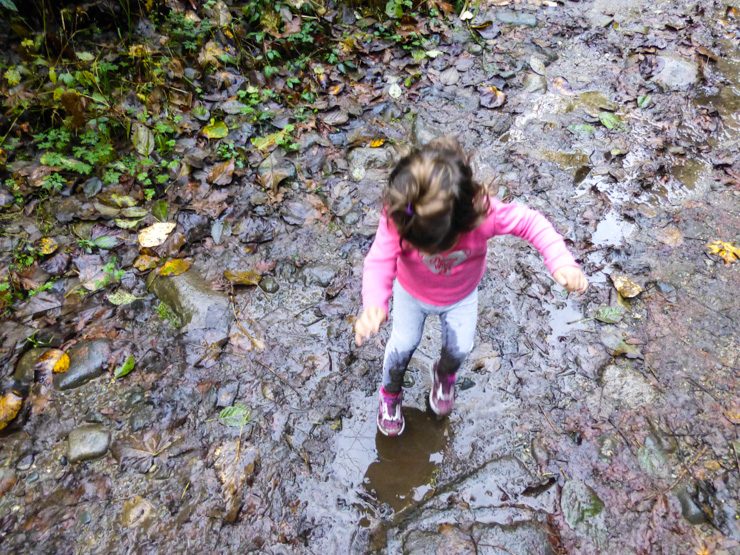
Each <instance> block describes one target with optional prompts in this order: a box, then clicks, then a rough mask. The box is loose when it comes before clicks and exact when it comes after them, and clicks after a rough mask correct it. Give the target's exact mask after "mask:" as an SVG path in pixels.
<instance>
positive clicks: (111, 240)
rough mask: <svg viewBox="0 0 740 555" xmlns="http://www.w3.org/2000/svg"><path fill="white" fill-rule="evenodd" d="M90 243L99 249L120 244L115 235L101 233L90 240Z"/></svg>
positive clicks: (110, 247) (107, 248)
mask: <svg viewBox="0 0 740 555" xmlns="http://www.w3.org/2000/svg"><path fill="white" fill-rule="evenodd" d="M92 244H93V245H95V246H96V247H98V248H99V249H106V250H109V249H112V248H114V247H117V246H118V245H119V244H120V241H119V240H118V238H117V237H111V236H110V235H102V236H100V237H96V238H95V239H93V240H92Z"/></svg>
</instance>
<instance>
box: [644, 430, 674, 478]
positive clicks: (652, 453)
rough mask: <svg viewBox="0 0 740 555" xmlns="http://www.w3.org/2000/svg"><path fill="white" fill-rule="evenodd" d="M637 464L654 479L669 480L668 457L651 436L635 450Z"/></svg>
mask: <svg viewBox="0 0 740 555" xmlns="http://www.w3.org/2000/svg"><path fill="white" fill-rule="evenodd" d="M637 463H638V464H639V465H640V468H642V469H643V470H644V471H645V472H647V473H648V474H649V475H650V476H653V477H654V478H662V479H664V480H665V479H668V478H670V475H671V469H670V467H669V463H668V457H667V456H666V454H665V451H663V449H661V447H660V443H659V442H658V440H657V439H656V438H655V437H654V436H653V435H652V434H651V435H649V436H647V437H646V438H645V444H644V445H643V446H642V447H640V448H639V449H638V450H637Z"/></svg>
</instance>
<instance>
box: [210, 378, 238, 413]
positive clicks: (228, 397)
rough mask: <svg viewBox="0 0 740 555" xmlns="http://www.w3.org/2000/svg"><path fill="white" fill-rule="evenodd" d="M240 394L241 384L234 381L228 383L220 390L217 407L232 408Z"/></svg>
mask: <svg viewBox="0 0 740 555" xmlns="http://www.w3.org/2000/svg"><path fill="white" fill-rule="evenodd" d="M238 394H239V382H237V381H232V382H226V383H225V384H224V385H222V386H221V387H219V388H218V394H217V396H216V406H217V407H221V408H222V407H230V406H231V405H233V404H234V400H235V399H236V396H237V395H238Z"/></svg>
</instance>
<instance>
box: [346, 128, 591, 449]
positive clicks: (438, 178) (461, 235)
mask: <svg viewBox="0 0 740 555" xmlns="http://www.w3.org/2000/svg"><path fill="white" fill-rule="evenodd" d="M383 205H384V208H383V211H382V213H381V216H380V222H379V224H378V231H377V234H376V236H375V241H374V242H373V245H372V247H370V252H369V253H368V255H367V257H366V258H365V264H364V268H363V277H362V303H363V310H362V313H361V314H360V316H359V317H358V319H357V321H356V323H355V341H356V343H357V345H361V344H362V342H363V341H364V340H365V339H367V338H368V337H370V336H371V335H373V334H375V333H377V331H378V329H379V328H380V325H381V324H382V323H383V322H384V321H385V319H386V317H387V315H388V300H389V299H390V297H391V290H392V292H393V329H392V331H391V337H390V339H389V340H388V344H387V345H386V349H385V357H384V360H383V382H382V385H381V387H380V406H379V407H378V419H377V423H378V428H379V429H380V431H381V432H382V433H383V434H385V435H387V436H397V435H399V434H401V433H402V432H403V428H404V419H403V413H402V412H401V402H402V400H403V391H402V384H403V376H404V373H405V372H406V366H407V365H408V363H409V360H410V359H411V356H412V355H413V354H414V351H415V350H416V347H417V346H418V345H419V341H420V340H421V334H422V331H423V328H424V320H425V319H426V317H427V316H428V315H429V314H436V315H438V316H439V317H440V319H441V324H442V352H441V355H440V358H439V360H438V361H437V363H436V364H435V365H434V366H433V368H432V369H431V371H432V390H431V392H430V394H429V404H430V405H431V408H432V410H433V411H434V412H435V413H436V414H438V415H440V416H445V415H448V414H450V412H451V411H452V407H453V403H454V399H455V376H456V373H457V371H458V369H459V368H460V366H461V365H462V363H463V361H464V360H465V358H466V357H467V355H468V354H469V353H470V351H471V350H472V348H473V339H474V336H475V326H476V321H477V318H478V290H477V288H478V283H479V282H480V280H481V278H482V277H483V273H484V271H485V266H486V251H487V241H488V239H490V238H491V237H493V236H494V235H504V234H511V235H517V236H518V237H522V238H524V239H526V240H527V241H529V242H530V243H532V244H533V245H534V246H535V247H536V248H537V250H538V251H539V252H540V253H541V254H542V256H543V257H544V259H545V265H546V266H547V268H548V270H550V272H551V273H552V275H553V278H554V279H555V281H556V282H558V283H559V284H560V285H562V286H564V287H565V288H566V289H568V291H577V292H579V293H580V292H583V291H585V290H586V287H587V286H588V283H587V281H586V277H585V276H584V275H583V272H582V271H581V269H580V268H579V266H578V264H577V263H576V262H575V260H574V259H573V256H572V255H571V254H570V252H568V249H567V248H566V246H565V243H564V242H563V238H562V237H561V236H560V235H559V234H558V233H557V232H556V231H555V229H553V227H552V225H551V224H550V223H549V222H548V221H547V220H546V219H545V217H544V216H542V214H540V213H539V212H536V211H534V210H530V209H529V208H525V207H523V206H519V205H516V204H509V203H504V202H501V201H500V200H498V199H496V198H493V197H489V196H488V195H487V194H486V191H485V189H484V187H483V186H481V185H480V184H478V183H476V182H475V181H474V180H473V174H472V170H471V168H470V165H469V163H468V159H467V157H466V156H465V154H464V153H463V152H462V149H461V148H460V145H459V144H458V143H457V142H456V141H455V140H453V139H449V138H443V139H437V140H435V141H432V142H431V143H429V144H428V145H426V146H424V147H423V148H422V149H420V150H417V151H414V152H412V153H411V154H410V155H408V156H406V157H405V158H403V159H402V160H401V161H400V162H399V163H398V165H397V166H396V168H395V169H394V170H393V172H392V173H391V176H390V178H389V180H388V185H387V186H386V187H385V191H384V193H383ZM394 280H395V284H394Z"/></svg>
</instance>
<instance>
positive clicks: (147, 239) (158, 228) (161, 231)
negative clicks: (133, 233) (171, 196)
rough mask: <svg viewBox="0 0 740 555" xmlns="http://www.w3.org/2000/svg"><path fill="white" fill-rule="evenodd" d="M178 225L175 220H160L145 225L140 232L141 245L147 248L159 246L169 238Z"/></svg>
mask: <svg viewBox="0 0 740 555" xmlns="http://www.w3.org/2000/svg"><path fill="white" fill-rule="evenodd" d="M176 225H177V224H175V223H173V222H158V223H156V224H152V225H150V226H149V227H145V228H144V229H142V230H141V231H140V232H139V245H141V246H142V247H146V248H153V247H158V246H159V245H161V244H162V243H164V242H165V241H166V240H167V237H168V236H169V234H170V233H172V230H173V229H175V227H176Z"/></svg>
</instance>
